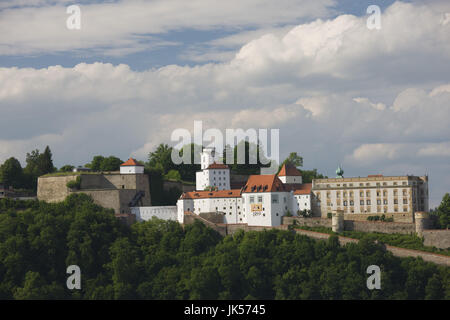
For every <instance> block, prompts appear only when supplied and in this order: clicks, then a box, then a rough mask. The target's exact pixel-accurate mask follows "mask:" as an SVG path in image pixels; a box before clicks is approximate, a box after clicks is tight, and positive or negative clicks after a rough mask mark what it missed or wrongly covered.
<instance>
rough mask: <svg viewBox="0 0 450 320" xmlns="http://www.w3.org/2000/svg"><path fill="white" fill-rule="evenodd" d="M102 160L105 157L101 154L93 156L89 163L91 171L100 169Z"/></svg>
mask: <svg viewBox="0 0 450 320" xmlns="http://www.w3.org/2000/svg"><path fill="white" fill-rule="evenodd" d="M103 160H105V157H103V156H94V158H93V159H92V161H91V163H90V165H89V168H90V169H91V170H92V171H100V170H101V169H100V168H101V165H102V162H103Z"/></svg>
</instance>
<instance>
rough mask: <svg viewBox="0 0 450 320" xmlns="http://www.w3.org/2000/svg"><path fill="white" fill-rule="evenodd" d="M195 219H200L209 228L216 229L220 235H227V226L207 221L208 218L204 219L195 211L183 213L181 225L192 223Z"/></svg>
mask: <svg viewBox="0 0 450 320" xmlns="http://www.w3.org/2000/svg"><path fill="white" fill-rule="evenodd" d="M195 220H199V221H201V222H202V223H204V224H205V225H206V226H208V227H210V228H211V229H213V230H215V231H217V232H218V233H219V234H220V235H222V236H226V235H227V227H226V225H219V224H216V223H213V222H211V221H208V220H206V219H204V218H202V217H200V216H198V215H196V214H195V213H189V214H185V215H184V223H183V225H189V224H193V223H194V222H195Z"/></svg>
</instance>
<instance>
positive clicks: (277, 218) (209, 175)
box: [177, 149, 312, 226]
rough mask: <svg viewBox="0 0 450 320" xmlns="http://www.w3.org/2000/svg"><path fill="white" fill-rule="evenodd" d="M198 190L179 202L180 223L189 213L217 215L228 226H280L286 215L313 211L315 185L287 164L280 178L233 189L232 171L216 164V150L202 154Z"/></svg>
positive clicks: (254, 180)
mask: <svg viewBox="0 0 450 320" xmlns="http://www.w3.org/2000/svg"><path fill="white" fill-rule="evenodd" d="M201 169H202V170H201V171H199V172H197V174H196V179H197V180H196V191H192V192H185V193H183V194H182V195H181V197H180V199H179V200H178V202H177V211H178V214H177V215H178V221H179V222H180V223H183V221H184V215H185V214H186V213H194V214H200V213H217V214H221V215H223V218H224V223H227V224H238V223H242V224H244V223H245V224H248V225H252V226H278V225H280V224H281V223H282V217H283V216H284V215H286V214H288V215H294V216H297V215H299V214H300V213H301V212H308V213H310V212H311V200H312V192H311V186H312V185H311V184H310V183H307V184H302V175H301V172H300V171H299V170H298V169H297V168H295V167H293V166H290V165H283V167H282V168H281V170H280V172H279V173H278V175H252V176H250V177H249V179H248V181H247V183H246V184H245V186H244V187H243V188H242V189H230V169H229V168H228V166H226V165H223V164H218V163H216V161H215V151H214V149H204V150H203V152H202V154H201Z"/></svg>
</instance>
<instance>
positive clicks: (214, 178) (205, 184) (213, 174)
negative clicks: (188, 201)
mask: <svg viewBox="0 0 450 320" xmlns="http://www.w3.org/2000/svg"><path fill="white" fill-rule="evenodd" d="M215 153H216V152H215V149H214V148H205V149H203V152H202V153H201V169H202V170H201V171H198V172H197V173H196V176H195V179H196V190H198V191H201V190H205V189H206V188H210V187H212V188H215V189H217V190H229V189H230V168H228V166H227V165H225V164H220V163H216V162H215V161H214V160H215Z"/></svg>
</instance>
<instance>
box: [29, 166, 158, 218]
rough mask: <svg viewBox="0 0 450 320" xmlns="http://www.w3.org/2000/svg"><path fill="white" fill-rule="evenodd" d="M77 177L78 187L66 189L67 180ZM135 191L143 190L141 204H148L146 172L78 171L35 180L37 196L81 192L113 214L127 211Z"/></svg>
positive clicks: (53, 197)
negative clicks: (76, 188)
mask: <svg viewBox="0 0 450 320" xmlns="http://www.w3.org/2000/svg"><path fill="white" fill-rule="evenodd" d="M78 176H79V177H80V178H81V185H80V189H79V190H71V189H69V188H67V182H69V181H72V180H75V179H76V178H77V177H78ZM138 191H143V192H144V197H142V199H141V200H142V206H150V205H151V197H150V185H149V180H148V176H147V175H146V174H118V173H108V174H80V175H75V174H74V175H68V176H47V177H40V178H39V179H38V193H37V196H38V199H39V200H41V201H46V202H60V201H63V200H64V199H65V198H66V197H67V196H68V195H70V194H71V193H85V194H88V195H90V196H91V197H92V199H93V200H94V202H95V203H96V204H98V205H100V206H102V207H104V208H110V209H114V212H115V213H129V212H130V208H129V203H130V201H131V200H132V199H133V198H134V196H135V195H136V193H137V192H138Z"/></svg>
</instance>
